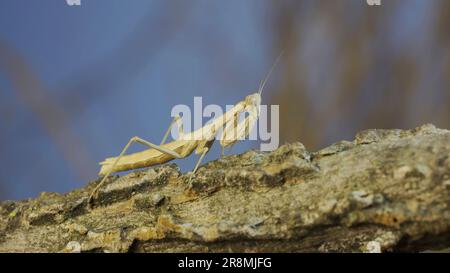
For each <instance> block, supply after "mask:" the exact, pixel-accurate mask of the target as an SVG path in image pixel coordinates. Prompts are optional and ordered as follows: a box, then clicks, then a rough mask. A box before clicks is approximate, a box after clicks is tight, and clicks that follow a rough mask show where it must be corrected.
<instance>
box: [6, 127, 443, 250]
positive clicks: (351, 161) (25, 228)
mask: <svg viewBox="0 0 450 273" xmlns="http://www.w3.org/2000/svg"><path fill="white" fill-rule="evenodd" d="M449 155H450V132H449V131H447V130H442V129H437V128H435V127H434V126H432V125H424V126H421V127H418V128H416V129H412V130H367V131H364V132H361V133H359V134H357V136H356V139H355V140H354V141H351V142H350V141H341V142H338V143H336V144H333V145H331V146H329V147H326V148H324V149H322V150H320V151H318V152H316V153H310V152H309V151H307V150H306V149H305V147H304V146H303V145H302V144H301V143H292V144H286V145H283V146H281V147H280V148H279V149H277V150H275V151H273V152H269V153H268V152H258V151H248V152H246V153H244V154H241V155H234V156H227V157H224V158H220V159H218V160H215V161H212V162H209V163H207V164H205V165H204V166H202V167H201V168H200V169H199V170H198V172H197V173H196V174H195V175H194V176H192V179H190V178H191V173H190V172H188V173H186V174H181V173H180V171H179V169H178V167H177V166H176V165H174V164H165V165H161V166H156V167H153V168H149V169H145V170H138V171H134V172H132V173H128V174H125V175H123V176H113V177H111V178H109V179H108V181H107V183H106V185H105V186H104V187H102V188H101V189H100V191H99V194H98V196H97V198H96V199H95V200H94V203H93V205H94V206H93V209H92V210H89V209H88V208H87V203H86V202H87V198H88V196H89V194H90V192H91V191H92V190H93V188H94V187H95V186H96V185H97V183H99V180H95V181H92V182H90V183H88V184H87V185H86V187H84V188H82V189H77V190H74V191H72V192H69V193H66V194H58V193H42V194H41V195H40V196H39V197H38V198H35V199H30V200H24V201H6V202H2V203H0V251H1V252H13V251H19V252H22V251H25V252H83V251H94V252H98V251H99V252H128V251H135V252H175V251H187V252H206V251H211V252H230V251H231V252H232V251H244V252H266V251H270V252H295V251H308V252H385V251H399V250H400V251H408V250H409V251H424V250H430V249H439V248H448V246H449V245H450V236H447V235H446V234H449V231H450V209H449V208H450V182H449V181H450V159H449Z"/></svg>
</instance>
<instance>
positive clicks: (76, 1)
mask: <svg viewBox="0 0 450 273" xmlns="http://www.w3.org/2000/svg"><path fill="white" fill-rule="evenodd" d="M66 3H67V5H69V6H81V0H66Z"/></svg>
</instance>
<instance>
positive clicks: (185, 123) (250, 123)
mask: <svg viewBox="0 0 450 273" xmlns="http://www.w3.org/2000/svg"><path fill="white" fill-rule="evenodd" d="M235 109H236V108H235V105H226V107H225V111H224V110H223V109H222V107H221V106H219V105H216V104H210V105H206V106H203V99H202V97H194V109H193V111H191V108H190V107H189V106H188V105H185V104H178V105H175V106H174V107H173V108H172V111H171V116H172V118H177V117H180V123H181V124H179V126H173V127H172V129H171V137H172V138H173V139H175V140H180V139H182V140H199V141H200V140H205V139H211V138H213V139H216V140H219V141H221V143H235V142H236V141H241V140H260V141H261V144H260V150H261V151H273V150H275V149H276V148H278V145H279V105H271V106H270V107H269V106H267V105H257V107H250V108H249V109H248V110H246V109H241V110H239V111H237V112H236V111H235ZM269 111H270V115H269ZM203 118H207V119H209V120H208V121H207V122H206V123H203ZM269 118H270V122H269ZM180 125H182V128H183V129H182V131H180ZM269 125H270V129H269ZM184 132H187V133H184ZM180 133H181V135H180Z"/></svg>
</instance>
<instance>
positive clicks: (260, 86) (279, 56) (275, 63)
mask: <svg viewBox="0 0 450 273" xmlns="http://www.w3.org/2000/svg"><path fill="white" fill-rule="evenodd" d="M283 53H284V52H283V51H281V53H280V55H278V57H277V58H276V60H275V62H273V65H272V67H271V68H270V70H269V72H267V75H266V77H265V78H264V81H262V82H261V84H260V85H259V95H261V94H262V91H263V89H264V86H265V85H266V82H267V79H268V78H269V77H270V74H272V71H273V69H274V68H275V66H277V64H278V61H279V60H280V58H281V56H282V55H283Z"/></svg>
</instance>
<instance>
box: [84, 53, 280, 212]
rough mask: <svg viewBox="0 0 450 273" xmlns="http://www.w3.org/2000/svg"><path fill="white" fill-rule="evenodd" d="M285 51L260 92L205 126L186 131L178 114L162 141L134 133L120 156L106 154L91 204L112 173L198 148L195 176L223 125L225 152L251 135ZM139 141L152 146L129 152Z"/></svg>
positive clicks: (165, 159) (177, 155)
mask: <svg viewBox="0 0 450 273" xmlns="http://www.w3.org/2000/svg"><path fill="white" fill-rule="evenodd" d="M281 55H282V53H281V54H280V55H279V56H278V58H277V59H276V60H275V62H274V63H273V65H272V67H271V68H270V70H269V72H268V73H267V75H266V77H265V78H264V80H263V81H261V84H260V86H259V89H258V91H257V92H256V93H254V94H251V95H248V96H247V97H245V99H244V100H243V101H240V102H238V103H237V104H236V105H235V106H234V107H232V108H231V109H230V110H228V111H227V112H226V113H224V114H223V115H221V116H218V117H217V118H215V119H214V120H213V121H212V122H210V123H209V124H207V125H205V126H203V127H202V128H199V129H197V130H195V131H192V132H190V133H187V134H185V133H184V130H183V123H182V121H181V117H180V116H175V117H174V118H173V120H172V122H171V123H170V125H169V128H168V129H167V131H166V133H165V134H164V136H163V139H162V141H161V143H160V144H159V145H156V144H154V143H151V142H149V141H147V140H144V139H142V138H140V137H137V136H135V137H132V138H131V139H130V140H129V141H128V143H127V145H125V147H124V148H123V150H122V152H121V153H120V154H119V156H117V157H110V158H106V159H105V160H104V161H102V162H100V165H101V169H100V172H99V176H103V178H102V180H101V181H100V183H98V185H97V186H96V187H95V189H94V190H93V191H92V193H91V194H90V196H89V199H88V204H91V201H92V199H93V198H94V197H95V196H96V194H97V191H98V189H100V187H101V186H102V185H103V184H104V183H105V181H106V179H107V178H108V177H109V175H111V174H112V173H116V172H121V171H128V170H133V169H137V168H144V167H150V166H153V165H157V164H162V163H166V162H168V161H170V160H173V159H181V158H185V157H187V156H189V155H190V154H192V153H193V152H194V150H195V153H196V154H200V157H199V159H198V161H197V164H196V165H195V167H194V170H193V171H192V173H191V176H190V179H192V176H193V175H194V174H195V172H196V171H197V169H198V167H199V166H200V164H201V162H202V160H203V158H204V156H205V155H206V153H207V152H208V151H209V149H210V147H211V145H212V144H213V142H214V140H215V138H216V135H217V134H218V133H219V132H220V129H223V128H225V129H223V133H222V135H221V138H220V145H221V146H222V155H223V152H224V149H225V148H226V147H230V146H232V145H234V144H235V143H236V141H237V140H239V139H243V138H245V137H247V136H248V135H249V134H250V131H251V129H252V128H253V126H254V124H255V123H256V121H257V120H258V117H259V114H260V105H261V94H262V91H263V89H264V86H265V84H266V82H267V79H268V78H269V76H270V74H271V73H272V71H273V69H274V67H275V66H276V64H277V63H278V60H279V59H280V57H281ZM241 113H248V116H246V117H245V118H244V119H243V120H241V121H240V122H239V123H238V118H239V115H240V114H241ZM174 124H177V126H178V133H179V137H178V139H177V140H174V141H172V142H169V143H166V140H167V137H168V135H169V132H170V131H171V129H172V127H173V125H174ZM135 142H136V143H140V144H142V145H144V146H147V147H149V149H147V150H144V151H142V152H137V153H132V154H128V155H125V153H126V151H127V150H128V148H129V147H130V145H131V144H133V143H135Z"/></svg>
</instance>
